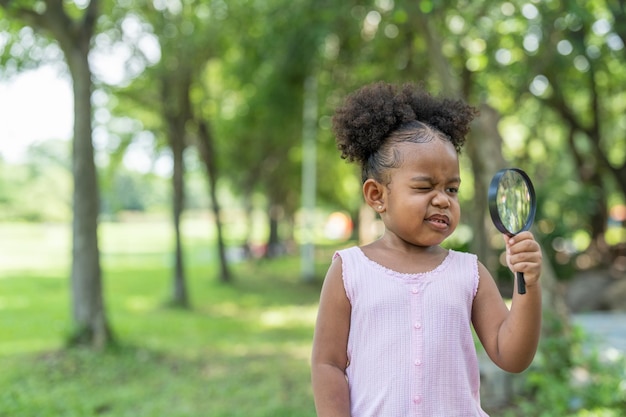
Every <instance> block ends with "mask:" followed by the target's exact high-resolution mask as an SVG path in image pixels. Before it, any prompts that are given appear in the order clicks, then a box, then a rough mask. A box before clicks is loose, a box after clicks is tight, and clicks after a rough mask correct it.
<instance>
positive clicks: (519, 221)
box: [489, 168, 537, 294]
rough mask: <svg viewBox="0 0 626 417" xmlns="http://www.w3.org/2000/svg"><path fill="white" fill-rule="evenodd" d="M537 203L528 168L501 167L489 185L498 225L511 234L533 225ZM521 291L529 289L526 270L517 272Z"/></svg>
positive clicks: (519, 290)
mask: <svg viewBox="0 0 626 417" xmlns="http://www.w3.org/2000/svg"><path fill="white" fill-rule="evenodd" d="M536 209H537V203H536V201H535V190H534V188H533V183H532V182H531V181H530V178H529V177H528V175H526V173H525V172H524V171H522V170H521V169H518V168H509V169H503V170H501V171H498V172H497V173H496V175H494V177H493V179H492V180H491V184H490V185H489V213H490V214H491V220H493V224H494V225H495V226H496V228H497V229H498V230H499V231H500V232H501V233H504V234H506V235H507V236H515V235H516V234H518V233H520V232H523V231H524V230H528V229H530V226H531V225H532V223H533V220H534V218H535V211H536ZM517 285H518V286H517V291H518V292H519V293H520V294H524V293H525V292H526V284H525V283H524V274H522V273H521V272H518V273H517Z"/></svg>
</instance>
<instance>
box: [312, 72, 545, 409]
mask: <svg viewBox="0 0 626 417" xmlns="http://www.w3.org/2000/svg"><path fill="white" fill-rule="evenodd" d="M475 114H476V111H475V110H474V109H473V108H472V107H470V106H468V105H466V104H465V103H463V102H461V101H454V100H449V99H440V98H435V97H433V96H431V95H429V94H428V93H427V92H425V91H423V90H422V89H421V88H420V87H416V86H414V85H410V84H407V85H404V86H402V87H396V86H393V85H389V84H386V83H375V84H372V85H369V86H366V87H364V88H362V89H360V90H359V91H357V92H355V93H353V94H352V95H351V96H349V97H348V98H347V100H346V102H345V103H344V105H343V106H342V107H341V108H339V109H338V110H337V112H336V114H335V116H334V119H333V128H334V132H335V135H336V138H337V144H338V148H339V150H340V151H341V153H342V157H343V158H347V159H348V160H350V161H357V162H358V163H359V164H360V165H361V168H362V178H363V196H364V197H365V201H366V202H367V204H368V205H370V206H371V207H372V208H373V209H374V210H375V211H376V212H377V213H378V214H379V215H380V217H381V219H382V221H383V223H384V224H385V232H384V234H383V236H382V237H381V238H380V239H378V240H377V241H375V242H373V243H370V244H368V245H365V246H363V247H352V248H349V249H345V250H341V251H338V252H337V253H336V254H335V256H334V259H333V262H332V264H331V266H330V268H329V270H328V273H327V275H326V278H325V280H324V285H323V287H322V292H321V297H320V305H319V311H318V318H317V324H316V328H315V336H314V341H313V354H312V384H313V392H314V396H315V406H316V409H317V413H318V416H319V417H407V416H424V417H477V416H486V415H487V414H486V413H485V412H484V411H483V410H482V409H481V406H480V393H479V385H480V375H479V370H478V361H477V358H476V351H475V348H474V341H473V339H472V331H471V325H473V326H474V329H475V331H476V334H477V335H478V338H479V339H480V341H481V343H482V345H483V347H484V349H485V351H486V352H487V354H488V355H489V357H490V358H491V360H493V361H494V363H496V364H497V365H498V366H499V367H501V368H502V369H504V370H506V371H508V372H521V371H523V370H524V369H526V368H527V367H528V365H529V364H530V363H531V361H532V359H533V357H534V355H535V351H536V348H537V343H538V340H539V331H540V326H541V290H540V285H539V273H540V270H541V250H540V248H539V245H538V244H537V242H536V241H535V240H534V238H533V236H532V234H531V233H529V232H523V233H520V234H518V235H517V236H515V237H513V238H507V237H505V243H506V259H507V263H508V265H509V268H510V269H511V271H513V272H523V273H524V277H525V279H526V288H527V292H526V294H523V295H520V294H517V293H515V294H513V301H512V305H511V310H510V311H509V309H508V308H507V307H506V305H505V304H504V301H503V300H502V297H501V296H500V293H499V292H498V289H497V287H496V284H495V282H494V280H493V278H492V276H491V274H490V273H489V271H487V269H486V268H485V267H484V266H483V265H482V264H481V263H480V262H478V260H477V259H476V256H475V255H472V254H466V253H461V252H456V251H453V250H447V249H444V248H443V247H441V246H440V245H441V243H442V242H443V241H444V239H446V238H447V237H448V236H450V235H451V234H452V232H453V231H454V229H455V228H456V227H457V225H458V223H459V217H460V208H459V201H458V197H457V193H458V190H459V186H460V185H461V178H460V174H459V157H458V153H459V151H460V149H461V147H462V145H463V143H464V141H465V135H466V134H467V132H468V131H469V124H470V122H471V120H472V119H473V118H474V116H475Z"/></svg>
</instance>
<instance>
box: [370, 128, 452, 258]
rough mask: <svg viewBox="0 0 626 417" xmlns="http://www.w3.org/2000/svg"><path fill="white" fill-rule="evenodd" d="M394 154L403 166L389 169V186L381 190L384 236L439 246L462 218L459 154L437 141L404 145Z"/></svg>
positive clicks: (440, 140) (438, 139) (419, 244)
mask: <svg viewBox="0 0 626 417" xmlns="http://www.w3.org/2000/svg"><path fill="white" fill-rule="evenodd" d="M396 150H397V151H398V152H399V153H400V155H402V158H403V162H402V165H401V166H400V167H399V168H393V169H391V172H390V177H389V178H390V182H389V184H387V186H385V187H383V189H384V191H383V194H384V196H383V202H384V208H385V210H384V211H383V212H382V213H381V218H382V220H383V222H384V223H385V227H386V232H385V235H388V236H386V237H392V238H393V237H397V238H398V239H400V241H401V242H406V243H409V244H411V245H414V246H420V247H430V246H435V245H439V244H440V243H441V242H443V241H444V239H446V238H447V237H448V236H450V235H451V234H452V232H453V231H454V229H456V227H457V225H458V223H459V218H460V215H461V209H460V206H459V200H458V195H457V193H458V190H459V186H460V184H461V178H460V173H459V157H458V154H457V152H456V150H455V149H454V146H453V145H452V144H451V143H450V142H448V141H446V140H443V139H440V138H435V139H433V140H432V141H430V142H426V143H411V142H403V143H400V144H398V145H397V149H396Z"/></svg>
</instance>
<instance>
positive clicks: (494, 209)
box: [488, 168, 537, 236]
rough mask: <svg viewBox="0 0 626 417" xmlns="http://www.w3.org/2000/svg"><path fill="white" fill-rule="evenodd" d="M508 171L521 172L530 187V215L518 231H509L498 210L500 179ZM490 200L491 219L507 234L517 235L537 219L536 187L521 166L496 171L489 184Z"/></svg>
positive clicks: (497, 227)
mask: <svg viewBox="0 0 626 417" xmlns="http://www.w3.org/2000/svg"><path fill="white" fill-rule="evenodd" d="M508 171H514V172H517V173H518V174H520V176H521V177H522V179H523V180H524V182H525V183H526V187H528V195H529V197H530V201H529V203H530V212H529V213H528V217H527V218H526V223H524V225H523V226H522V228H521V229H520V230H519V231H517V232H516V233H513V232H511V231H509V230H508V229H507V228H506V227H505V226H504V224H503V223H502V220H501V219H500V213H499V212H498V201H497V196H498V185H499V184H500V179H501V178H502V176H503V175H504V174H506V173H507V172H508ZM488 201H489V214H491V220H492V221H493V224H494V225H495V226H496V229H498V230H499V231H500V232H502V233H504V234H506V235H507V236H515V235H516V234H517V233H520V232H523V231H525V230H528V229H530V226H532V224H533V221H534V220H535V212H536V211H537V202H536V200H535V188H534V187H533V183H532V181H531V180H530V178H529V177H528V175H527V174H526V173H525V172H524V171H523V170H521V169H519V168H504V169H501V170H500V171H498V172H496V174H495V175H494V176H493V178H492V179H491V184H490V185H489V195H488Z"/></svg>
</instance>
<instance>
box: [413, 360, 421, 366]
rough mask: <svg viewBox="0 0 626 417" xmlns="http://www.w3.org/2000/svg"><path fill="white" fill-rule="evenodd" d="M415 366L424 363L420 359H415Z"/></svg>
mask: <svg viewBox="0 0 626 417" xmlns="http://www.w3.org/2000/svg"><path fill="white" fill-rule="evenodd" d="M413 363H414V364H415V366H420V365H421V364H422V361H421V360H419V359H415V362H413Z"/></svg>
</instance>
